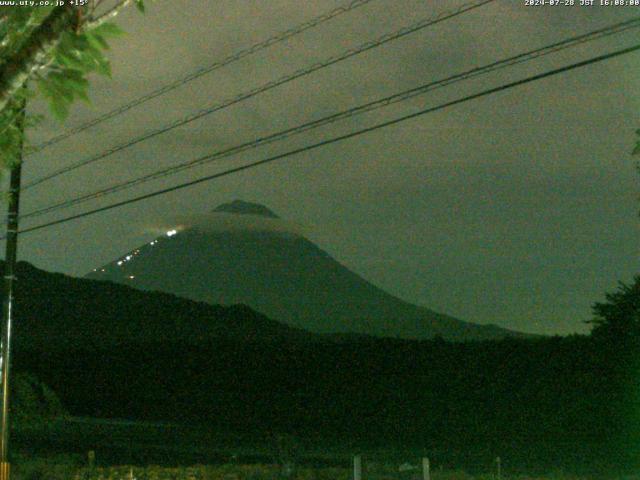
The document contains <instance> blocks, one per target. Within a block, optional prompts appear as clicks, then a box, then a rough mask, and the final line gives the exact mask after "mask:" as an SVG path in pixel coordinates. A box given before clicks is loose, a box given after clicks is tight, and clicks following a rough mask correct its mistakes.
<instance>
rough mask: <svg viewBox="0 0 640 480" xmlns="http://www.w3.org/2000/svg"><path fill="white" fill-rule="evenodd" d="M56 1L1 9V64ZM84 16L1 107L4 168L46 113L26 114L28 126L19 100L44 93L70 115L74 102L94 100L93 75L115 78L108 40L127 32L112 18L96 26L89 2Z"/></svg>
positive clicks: (0, 162)
mask: <svg viewBox="0 0 640 480" xmlns="http://www.w3.org/2000/svg"><path fill="white" fill-rule="evenodd" d="M135 5H136V7H137V8H138V10H140V11H141V12H144V7H145V6H144V2H143V0H136V1H135ZM53 8H54V7H53V6H46V7H44V6H37V7H36V6H33V7H27V6H24V7H21V8H13V9H5V10H2V11H0V69H1V68H3V64H5V63H6V62H7V61H8V59H10V58H11V57H12V56H13V55H15V54H16V53H17V52H19V51H20V49H21V47H23V46H24V45H26V44H27V42H29V40H30V38H31V35H32V34H33V33H34V31H35V29H36V28H37V27H38V26H39V25H40V24H41V23H42V22H43V21H44V20H45V19H46V18H47V16H48V15H49V14H50V13H51V12H52V11H53ZM78 13H79V15H83V17H84V22H83V23H84V24H82V25H80V27H79V28H77V29H75V30H67V31H63V32H60V36H59V42H58V44H57V46H56V48H55V49H54V50H53V51H52V52H49V54H48V56H47V57H46V58H43V59H39V61H40V67H39V68H38V69H37V70H36V71H35V73H34V74H33V75H32V77H31V80H32V81H31V82H30V85H27V89H23V91H22V92H21V93H19V94H17V95H15V96H14V97H13V98H12V102H11V104H12V105H14V106H12V105H8V106H7V107H6V108H5V109H4V110H3V111H0V168H6V167H10V166H11V164H12V162H14V161H15V160H16V159H17V158H19V157H20V155H19V154H20V150H21V149H22V148H23V147H24V148H27V150H28V149H29V147H28V144H27V145H24V144H25V135H24V133H23V132H24V128H29V127H31V126H34V125H36V124H37V123H38V121H39V120H41V118H39V117H37V116H32V115H27V117H26V118H25V120H24V128H23V126H22V125H20V122H18V121H17V119H18V113H19V112H18V110H19V109H17V108H16V107H15V105H19V104H21V102H22V101H23V100H24V99H25V98H31V97H33V96H35V95H37V93H41V94H42V95H43V96H44V98H46V100H47V101H48V103H49V107H50V111H51V112H52V113H53V115H54V117H55V118H57V119H58V120H59V121H63V120H65V119H66V118H67V116H68V114H69V110H70V107H71V105H72V104H73V102H75V101H76V100H82V101H84V102H88V101H89V96H88V90H89V79H88V76H89V75H90V74H92V73H95V74H99V75H104V76H107V77H111V65H110V63H109V60H108V59H107V57H106V55H105V52H106V51H107V50H108V49H109V41H110V40H111V39H113V38H116V37H118V36H121V35H122V34H123V33H124V32H123V31H122V30H121V29H120V28H119V27H118V26H117V25H115V24H113V23H108V22H104V23H100V22H95V24H96V25H97V26H93V25H94V24H92V22H91V20H92V18H91V13H92V12H90V10H89V8H88V7H82V9H81V8H80V7H79V10H78Z"/></svg>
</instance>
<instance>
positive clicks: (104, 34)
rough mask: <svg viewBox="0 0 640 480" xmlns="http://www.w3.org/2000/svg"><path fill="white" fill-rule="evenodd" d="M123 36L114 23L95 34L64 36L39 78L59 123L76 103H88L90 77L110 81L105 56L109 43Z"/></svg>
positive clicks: (108, 67)
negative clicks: (95, 74)
mask: <svg viewBox="0 0 640 480" xmlns="http://www.w3.org/2000/svg"><path fill="white" fill-rule="evenodd" d="M122 34H123V32H122V30H120V28H119V27H117V26H116V25H115V24H113V23H103V24H102V25H99V26H98V27H96V28H94V29H93V30H88V31H80V32H64V33H63V34H62V37H61V39H60V43H59V44H58V47H57V48H56V50H55V53H54V55H53V63H52V65H51V66H50V67H49V72H48V74H47V75H46V76H38V77H37V80H36V83H37V85H38V87H39V89H40V91H41V92H42V94H43V95H44V96H45V97H46V98H47V100H48V101H49V105H50V107H51V111H52V112H53V114H54V115H55V116H56V117H57V118H58V119H59V120H64V119H65V118H66V117H67V115H68V114H69V108H70V107H71V104H72V103H73V102H74V101H75V100H76V99H80V100H83V101H85V102H88V101H89V97H88V95H87V92H88V89H89V81H88V80H87V78H86V77H87V75H88V74H90V73H93V72H95V73H98V74H100V75H105V76H107V77H111V65H110V63H109V60H108V59H107V58H106V56H105V55H104V52H105V51H106V50H108V49H109V44H108V40H109V39H111V38H114V37H118V36H120V35H122Z"/></svg>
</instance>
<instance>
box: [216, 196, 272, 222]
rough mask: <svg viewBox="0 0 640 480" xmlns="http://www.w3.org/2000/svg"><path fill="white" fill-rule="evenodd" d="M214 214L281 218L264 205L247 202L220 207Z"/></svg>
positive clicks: (224, 204) (231, 203)
mask: <svg viewBox="0 0 640 480" xmlns="http://www.w3.org/2000/svg"><path fill="white" fill-rule="evenodd" d="M213 211H214V212H222V213H234V214H236V215H258V216H261V217H269V218H280V217H278V215H276V214H275V213H273V212H272V211H271V210H269V209H268V208H267V207H265V206H264V205H260V204H259V203H252V202H245V201H244V200H234V201H233V202H229V203H223V204H222V205H218V206H217V207H216V208H215V209H214V210H213Z"/></svg>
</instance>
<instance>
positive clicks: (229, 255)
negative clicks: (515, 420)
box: [87, 201, 520, 341]
mask: <svg viewBox="0 0 640 480" xmlns="http://www.w3.org/2000/svg"><path fill="white" fill-rule="evenodd" d="M87 278H92V279H102V280H109V281H112V282H117V283H123V284H126V285H130V286H133V287H135V288H139V289H143V290H159V291H164V292H171V293H174V294H176V295H179V296H181V297H185V298H190V299H193V300H198V301H203V302H208V303H211V304H225V305H232V304H237V303H241V304H245V305H249V306H250V307H251V308H253V309H255V310H257V311H259V312H261V313H263V314H265V315H267V316H268V317H270V318H273V319H277V320H279V321H282V322H286V323H287V324H289V325H292V326H295V327H298V328H302V329H305V330H309V331H312V332H321V333H364V334H371V335H377V336H389V337H398V338H406V339H429V338H433V337H435V336H442V337H443V338H445V339H448V340H455V341H466V340H485V339H493V338H502V337H504V336H507V335H512V336H517V335H520V334H518V333H517V332H511V331H508V330H506V329H502V328H499V327H497V326H495V325H478V324H473V323H469V322H464V321H461V320H458V319H456V318H453V317H450V316H448V315H445V314H441V313H437V312H434V311H432V310H429V309H427V308H423V307H419V306H417V305H412V304H410V303H407V302H405V301H403V300H400V299H399V298H397V297H394V296H393V295H390V294H389V293H387V292H385V291H383V290H381V289H380V288H378V287H376V286H375V285H373V284H371V283H370V282H368V281H367V280H365V279H364V278H362V277H360V276H359V275H357V274H355V273H354V272H352V271H351V270H349V269H348V268H346V267H345V266H344V265H342V264H340V263H339V262H337V261H336V260H335V259H333V258H332V257H331V256H330V255H329V254H327V253H326V252H325V251H323V250H322V249H320V248H319V247H318V246H316V245H315V244H313V243H312V242H310V241H309V240H307V239H306V238H305V237H304V236H302V235H300V234H299V233H297V232H296V231H295V229H293V228H291V227H290V226H289V225H287V224H286V222H284V221H282V220H280V219H279V218H278V217H277V215H276V214H274V213H273V212H272V211H271V210H269V209H268V208H267V207H265V206H262V205H258V204H253V203H247V202H242V201H235V202H231V203H228V204H224V205H221V206H219V207H217V208H216V209H215V210H214V212H213V214H211V215H210V216H208V217H207V218H206V219H205V220H204V221H200V222H199V223H196V224H191V225H188V226H186V227H177V228H175V229H170V230H168V231H167V233H166V235H163V236H161V237H158V238H156V239H154V240H153V241H151V242H149V243H147V244H146V245H141V246H137V247H136V248H134V249H133V250H131V251H130V252H128V253H126V254H124V255H123V256H122V257H121V258H118V259H116V260H114V261H113V262H111V263H109V264H107V265H103V266H100V267H98V268H96V269H95V271H94V272H91V273H90V274H88V275H87Z"/></svg>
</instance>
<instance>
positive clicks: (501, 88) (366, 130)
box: [2, 44, 640, 238]
mask: <svg viewBox="0 0 640 480" xmlns="http://www.w3.org/2000/svg"><path fill="white" fill-rule="evenodd" d="M637 50H640V44H638V45H635V46H633V47H628V48H625V49H622V50H617V51H614V52H611V53H608V54H605V55H600V56H598V57H593V58H591V59H589V60H584V61H581V62H578V63H573V64H570V65H567V66H564V67H561V68H556V69H553V70H548V71H546V72H544V73H540V74H537V75H533V76H531V77H527V78H525V79H522V80H517V81H514V82H510V83H506V84H503V85H500V86H498V87H494V88H490V89H488V90H483V91H482V92H479V93H475V94H472V95H468V96H465V97H462V98H459V99H457V100H453V101H450V102H446V103H443V104H440V105H438V106H435V107H430V108H426V109H424V110H420V111H418V112H414V113H411V114H408V115H404V116H401V117H398V118H395V119H392V120H387V121H385V122H381V123H378V124H376V125H373V126H371V127H367V128H363V129H360V130H356V131H353V132H350V133H346V134H343V135H339V136H337V137H333V138H329V139H326V140H322V141H320V142H317V143H314V144H311V145H307V146H305V147H301V148H297V149H294V150H289V151H288V152H285V153H281V154H278V155H274V156H272V157H268V158H265V159H263V160H258V161H256V162H252V163H248V164H246V165H242V166H239V167H235V168H231V169H228V170H225V171H223V172H218V173H215V174H213V175H207V176H205V177H201V178H198V179H195V180H191V181H188V182H185V183H181V184H179V185H174V186H173V187H168V188H164V189H161V190H156V191H155V192H151V193H147V194H144V195H140V196H138V197H134V198H131V199H128V200H123V201H120V202H116V203H112V204H110V205H106V206H104V207H100V208H95V209H93V210H89V211H86V212H83V213H79V214H76V215H71V216H68V217H65V218H61V219H58V220H54V221H51V222H47V223H43V224H40V225H36V226H33V227H29V228H26V229H22V230H20V232H19V233H29V232H33V231H36V230H41V229H43V228H47V227H51V226H54V225H59V224H62V223H66V222H69V221H71V220H77V219H79V218H84V217H88V216H90V215H94V214H96V213H100V212H104V211H107V210H111V209H114V208H119V207H122V206H125V205H129V204H131V203H136V202H139V201H142V200H146V199H149V198H153V197H157V196H159V195H164V194H167V193H170V192H174V191H177V190H181V189H183V188H187V187H191V186H193V185H197V184H199V183H203V182H207V181H210V180H214V179H216V178H221V177H225V176H227V175H231V174H234V173H238V172H241V171H244V170H249V169H251V168H254V167H257V166H260V165H264V164H267V163H271V162H274V161H276V160H280V159H283V158H287V157H291V156H293V155H297V154H299V153H304V152H308V151H311V150H315V149H317V148H320V147H324V146H326V145H331V144H333V143H337V142H341V141H343V140H347V139H349V138H353V137H356V136H359V135H362V134H365V133H369V132H373V131H375V130H379V129H381V128H385V127H389V126H391V125H395V124H398V123H401V122H404V121H406V120H410V119H412V118H416V117H419V116H422V115H426V114H428V113H433V112H436V111H439V110H444V109H445V108H448V107H452V106H454V105H458V104H461V103H465V102H468V101H470V100H475V99H477V98H481V97H485V96H488V95H492V94H494V93H498V92H502V91H505V90H509V89H511V88H514V87H517V86H520V85H524V84H527V83H531V82H535V81H538V80H542V79H544V78H547V77H551V76H553V75H558V74H560V73H564V72H567V71H570V70H574V69H576V68H581V67H584V66H587V65H592V64H594V63H598V62H601V61H604V60H609V59H611V58H614V57H618V56H621V55H625V54H627V53H631V52H635V51H637ZM2 238H4V237H2Z"/></svg>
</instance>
